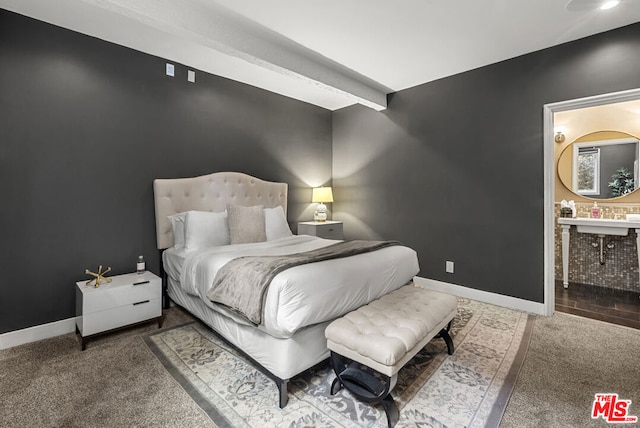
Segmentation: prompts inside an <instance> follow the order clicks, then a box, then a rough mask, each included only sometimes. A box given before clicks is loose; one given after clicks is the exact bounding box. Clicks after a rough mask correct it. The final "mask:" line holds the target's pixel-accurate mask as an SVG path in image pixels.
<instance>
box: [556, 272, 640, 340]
mask: <svg viewBox="0 0 640 428" xmlns="http://www.w3.org/2000/svg"><path fill="white" fill-rule="evenodd" d="M556 311H559V312H566V313H569V314H573V315H579V316H582V317H586V318H593V319H597V320H600V321H606V322H610V323H613V324H619V325H624V326H627V327H633V328H637V329H640V293H634V292H630V291H623V290H614V289H611V288H605V287H598V286H594V285H584V284H574V283H570V284H569V288H567V289H565V288H564V287H563V286H562V281H556Z"/></svg>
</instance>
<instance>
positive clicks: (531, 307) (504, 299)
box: [413, 276, 545, 315]
mask: <svg viewBox="0 0 640 428" xmlns="http://www.w3.org/2000/svg"><path fill="white" fill-rule="evenodd" d="M413 282H414V284H416V285H417V286H419V287H423V288H428V289H430V290H435V291H441V292H443V293H449V294H453V295H454V296H458V297H464V298H466V299H471V300H477V301H479V302H484V303H490V304H492V305H497V306H503V307H505V308H510V309H517V310H519V311H524V312H529V313H532V314H536V315H545V307H544V304H543V303H538V302H531V301H529V300H523V299H518V298H517V297H510V296H504V295H502V294H497V293H489V292H488V291H482V290H476V289H474V288H468V287H462V286H460V285H456V284H449V283H448V282H442V281H436V280H435V279H428V278H422V277H419V276H416V277H415V278H414V279H413Z"/></svg>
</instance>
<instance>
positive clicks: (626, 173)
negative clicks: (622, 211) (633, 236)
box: [557, 133, 640, 199]
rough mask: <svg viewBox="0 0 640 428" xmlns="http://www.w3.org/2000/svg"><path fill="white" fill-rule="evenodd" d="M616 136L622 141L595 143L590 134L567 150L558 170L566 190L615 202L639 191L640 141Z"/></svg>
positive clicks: (559, 162)
mask: <svg viewBox="0 0 640 428" xmlns="http://www.w3.org/2000/svg"><path fill="white" fill-rule="evenodd" d="M615 134H618V135H616V136H619V137H621V138H611V139H600V140H592V138H590V135H591V134H589V135H585V136H582V137H580V138H578V139H576V140H575V141H574V142H572V143H571V144H569V145H568V146H567V147H565V148H564V150H563V151H562V153H561V154H560V157H559V159H558V168H557V171H558V175H559V177H560V181H561V182H562V184H563V185H564V186H565V187H566V188H567V189H569V190H571V191H572V192H573V193H575V194H576V195H579V196H583V197H586V198H592V199H614V198H618V197H621V196H625V195H627V194H629V193H631V192H634V191H635V190H636V189H637V188H638V185H639V184H640V183H639V181H640V176H639V175H638V173H639V171H638V159H639V158H640V144H639V142H638V139H637V138H635V137H633V136H631V135H629V134H625V133H615Z"/></svg>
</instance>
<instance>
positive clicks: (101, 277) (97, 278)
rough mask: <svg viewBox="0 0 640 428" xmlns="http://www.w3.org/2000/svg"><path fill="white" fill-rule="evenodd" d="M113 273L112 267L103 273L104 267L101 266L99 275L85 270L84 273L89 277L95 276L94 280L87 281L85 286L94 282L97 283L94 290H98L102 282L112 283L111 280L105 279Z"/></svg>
mask: <svg viewBox="0 0 640 428" xmlns="http://www.w3.org/2000/svg"><path fill="white" fill-rule="evenodd" d="M110 271H111V267H108V268H107V270H105V271H104V272H102V265H100V267H98V273H95V272H91V271H90V270H89V269H85V270H84V273H86V274H87V275H93V277H94V278H93V279H91V280H89V281H87V282H86V283H85V284H84V285H86V286H89V285H91V283H92V282H94V281H95V284H94V285H93V287H94V288H98V287H100V284H101V283H102V282H111V278H107V277H105V275H106V274H107V273H108V272H110Z"/></svg>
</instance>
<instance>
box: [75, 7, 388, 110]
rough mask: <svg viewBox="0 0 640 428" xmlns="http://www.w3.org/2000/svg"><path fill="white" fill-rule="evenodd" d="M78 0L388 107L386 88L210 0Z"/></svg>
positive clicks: (362, 101) (380, 107)
mask: <svg viewBox="0 0 640 428" xmlns="http://www.w3.org/2000/svg"><path fill="white" fill-rule="evenodd" d="M82 1H83V2H84V3H86V4H90V5H92V6H95V7H99V8H101V9H104V10H107V11H109V12H112V13H115V14H118V15H120V16H123V17H125V18H127V19H130V20H134V21H136V22H138V23H140V24H143V25H145V26H147V27H151V28H153V29H156V30H159V31H162V32H164V33H168V34H171V35H172V36H174V37H178V38H181V39H184V40H188V41H190V42H195V43H197V44H199V45H203V46H206V47H208V48H210V49H214V50H216V51H218V52H220V53H223V54H225V55H228V56H232V57H235V58H239V59H242V60H243V61H246V62H248V63H250V64H252V65H256V66H259V67H262V68H264V69H266V70H269V71H272V72H276V73H279V74H281V75H284V76H286V77H289V78H291V79H296V80H302V81H304V82H305V83H307V84H311V85H314V86H316V87H318V88H321V89H323V90H326V91H329V92H332V93H336V94H340V95H341V96H343V97H347V98H350V99H352V100H353V101H354V102H356V103H359V104H362V105H365V106H367V107H371V108H373V109H376V110H384V109H386V107H387V93H389V92H391V90H390V89H388V88H386V87H384V86H382V85H380V84H378V83H376V82H374V81H373V80H371V79H368V78H366V77H365V76H362V75H360V74H358V73H356V72H355V71H353V70H350V69H348V68H347V67H344V66H342V65H341V64H338V63H337V62H335V61H332V60H331V59H329V58H327V57H325V56H322V55H320V54H319V53H317V52H314V51H312V50H311V49H308V48H306V47H304V46H302V45H300V44H299V43H296V42H295V41H293V40H291V39H289V38H286V37H284V36H282V35H281V34H279V33H277V32H275V31H273V30H270V29H268V28H266V27H264V26H262V25H260V24H258V23H256V22H255V21H252V20H250V19H248V18H246V17H244V16H242V15H240V14H238V13H236V12H234V11H232V10H230V9H228V8H225V7H223V6H221V5H219V4H218V3H216V2H214V1H210V2H209V3H208V4H207V6H206V7H205V6H202V5H201V4H199V3H198V2H194V1H186V0H137V1H135V2H131V1H128V0H82Z"/></svg>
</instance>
